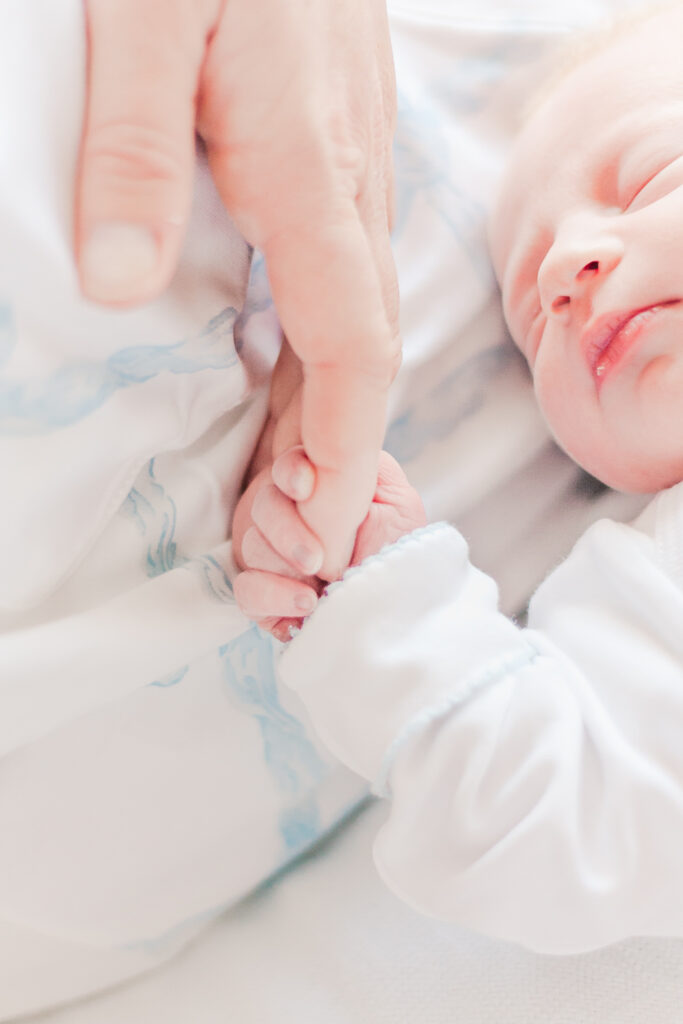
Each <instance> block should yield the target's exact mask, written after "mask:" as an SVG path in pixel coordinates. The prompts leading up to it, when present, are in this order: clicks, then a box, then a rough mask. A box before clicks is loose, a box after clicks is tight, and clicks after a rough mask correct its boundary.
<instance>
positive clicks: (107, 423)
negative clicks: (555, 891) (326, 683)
mask: <svg viewBox="0 0 683 1024" xmlns="http://www.w3.org/2000/svg"><path fill="white" fill-rule="evenodd" d="M82 17H83V5H82V3H81V2H80V0H60V2H59V3H56V4H55V3H53V2H52V0H31V2H30V3H25V2H23V0H8V2H7V3H4V4H3V5H2V9H1V11H0V233H1V234H2V239H3V244H2V247H1V249H0V480H1V481H2V485H1V486H2V495H3V499H2V502H1V503H0V836H2V840H1V842H0V1018H2V1019H5V1018H6V1017H7V1016H9V1015H11V1014H13V1013H18V1012H24V1011H27V1010H29V1009H32V1008H34V1007H38V1006H44V1005H50V1004H51V1003H53V1002H55V1001H57V1000H61V999H67V998H73V997H76V996H78V995H81V994H83V993H84V992H88V991H91V990H92V989H94V988H98V987H102V986H104V985H107V984H111V983H113V982H115V981H118V980H119V979H121V978H122V977H127V976H130V975H131V974H134V973H136V972H139V971H142V970H145V969H148V968H149V967H150V966H152V965H154V964H155V963H158V962H159V961H161V960H163V959H165V958H167V957H168V956H170V955H171V954H172V953H173V952H174V951H175V950H177V949H178V948H180V947H181V946H182V945H183V944H184V943H185V942H187V941H188V940H189V939H190V938H191V937H192V935H194V934H196V932H198V931H199V930H200V929H201V928H202V927H203V926H204V925H205V923H206V921H207V920H208V919H211V918H212V917H214V916H216V915H217V914H218V913H219V912H220V911H221V910H222V909H224V908H225V907H226V906H229V905H230V904H231V903H233V902H234V901H235V900H237V899H239V898H241V897H242V896H243V895H244V894H245V893H247V892H249V891H250V890H251V889H252V888H253V887H254V886H255V885H258V884H259V883H260V882H262V881H263V880H264V879H265V878H267V877H269V876H270V875H271V874H272V873H273V872H274V871H277V870H278V869H279V868H280V867H281V866H282V865H283V864H284V863H286V862H287V861H288V860H289V859H291V858H292V857H294V856H295V855H296V854H297V853H299V852H300V851H301V850H302V849H305V848H306V846H308V845H309V844H310V843H311V842H313V841H314V840H315V839H316V838H317V837H318V836H319V835H320V834H321V833H323V832H324V831H325V830H326V828H328V827H329V826H330V825H331V824H333V823H334V822H335V821H336V820H337V819H338V818H339V816H340V815H342V814H344V813H345V812H346V810H347V808H348V807H349V805H352V804H354V803H355V802H356V801H357V800H358V799H359V798H360V797H361V796H362V795H363V794H364V792H365V790H366V786H365V783H364V782H363V781H362V780H359V779H357V778H355V777H354V776H352V775H351V774H350V773H349V772H348V771H347V770H346V769H344V768H343V767H342V766H340V765H336V764H334V763H333V762H332V760H331V758H330V757H329V755H328V754H327V753H326V752H325V751H324V750H323V749H322V748H321V746H320V744H319V743H318V742H317V740H316V739H315V737H314V736H313V735H312V734H311V733H310V732H309V731H308V730H307V727H306V724H305V721H304V720H303V719H302V718H301V717H300V715H299V709H298V707H297V705H296V702H294V703H293V702H292V701H291V700H290V699H289V697H288V696H287V695H286V694H285V695H284V696H281V695H280V694H279V692H278V687H277V685H276V682H275V678H274V672H273V645H272V643H271V641H270V640H269V638H267V637H265V636H262V635H261V634H260V633H259V632H258V630H256V629H255V628H254V627H253V626H252V625H251V624H250V623H249V622H248V621H246V620H245V618H244V617H243V616H242V614H241V613H240V612H239V611H238V609H237V607H236V605H235V602H234V599H233V595H232V587H231V582H230V577H231V574H232V568H231V556H230V544H229V542H228V540H227V536H228V532H229V523H230V518H231V515H232V511H233V509H234V505H235V501H236V498H237V495H238V493H239V488H240V485H241V480H242V477H243V475H244V470H245V467H246V465H247V463H248V461H249V459H250V457H251V453H252V451H253V447H254V443H255V440H256V438H257V437H258V435H259V433H260V430H261V428H262V425H263V421H264V415H265V406H266V396H267V385H268V375H269V371H270V367H271V366H272V363H273V361H274V358H275V357H276V355H277V350H278V345H279V340H280V334H279V329H278V326H277V322H276V320H275V318H274V316H273V312H272V306H271V304H270V301H269V298H268V293H267V287H266V280H265V273H264V270H263V265H262V263H259V262H257V263H256V264H255V266H254V268H253V270H252V276H251V285H250V288H249V291H248V288H247V280H248V276H249V264H250V256H249V252H248V249H247V246H246V244H245V243H244V241H243V240H242V239H241V238H240V237H239V235H238V234H237V232H236V230H235V228H234V226H233V225H232V223H231V222H230V220H229V218H228V217H227V215H226V214H225V212H224V211H223V209H222V206H221V203H220V201H219V199H218V196H217V194H216V192H215V190H214V188H213V185H212V184H211V182H210V179H209V176H208V172H207V169H206V167H205V166H204V165H203V164H202V163H201V162H200V166H199V169H198V174H197V181H196V189H195V196H194V207H193V212H192V219H191V225H190V230H189V233H188V236H187V239H186V242H185V244H184V249H183V253H182V257H181V263H180V268H179V270H178V273H177V274H176V276H175V278H174V281H173V284H172V286H171V288H170V290H169V291H168V292H167V294H166V295H165V296H164V297H163V298H161V299H159V300H158V301H157V302H155V303H152V304H151V305H149V306H147V307H146V308H144V309H141V310H136V311H131V312H125V313H124V312H111V311H106V310H103V309H99V308H96V307H95V306H93V305H91V304H89V303H86V302H84V301H83V300H82V299H81V297H80V295H79V293H78V289H77V284H76V276H75V271H74V267H73V260H72V253H71V239H72V220H73V210H72V206H73V200H72V196H73V190H74V182H75V167H76V158H77V152H78V141H79V134H80V126H81V119H82V110H83V96H84V53H85V45H84V44H85V40H84V32H83V23H82Z"/></svg>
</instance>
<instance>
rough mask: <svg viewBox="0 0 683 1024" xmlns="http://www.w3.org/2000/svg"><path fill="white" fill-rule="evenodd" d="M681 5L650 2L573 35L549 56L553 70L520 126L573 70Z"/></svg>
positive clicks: (675, 1)
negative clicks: (643, 24) (632, 32)
mask: <svg viewBox="0 0 683 1024" xmlns="http://www.w3.org/2000/svg"><path fill="white" fill-rule="evenodd" d="M680 6H681V0H652V2H650V3H647V4H645V6H643V7H638V8H637V9H635V10H630V11H623V12H622V13H620V14H617V15H614V16H612V17H610V18H609V19H607V20H605V19H603V20H601V21H599V22H598V23H597V24H596V25H593V26H591V27H590V28H588V29H585V30H584V31H582V32H579V33H578V34H576V35H572V36H571V38H570V39H568V40H567V41H566V42H565V43H564V44H563V45H561V46H560V47H559V49H558V50H556V51H555V52H554V53H553V55H552V70H551V71H550V73H549V74H548V75H547V76H546V77H545V78H544V79H543V82H542V84H541V86H540V88H539V89H537V90H536V91H534V92H533V93H532V95H531V97H530V99H529V101H528V103H527V104H525V106H524V109H523V111H522V116H521V124H522V125H524V124H526V122H527V121H528V120H529V119H530V118H531V117H532V116H533V114H535V113H536V111H537V110H538V109H539V107H541V106H543V105H544V103H545V101H546V99H548V98H549V97H550V96H551V95H552V94H553V93H554V92H555V91H556V90H557V89H558V88H559V86H560V85H561V84H562V82H564V80H565V79H566V78H568V77H569V76H570V75H571V74H572V72H573V71H575V70H576V69H577V68H579V67H581V65H582V64H585V63H586V62H587V61H589V60H591V59H592V58H593V57H596V56H597V55H598V54H599V53H601V52H602V51H603V50H606V49H607V48H608V47H609V46H611V45H612V44H613V43H615V42H616V41H617V40H618V39H620V38H621V37H622V36H624V35H626V34H627V33H628V32H631V31H632V30H633V29H634V28H636V27H637V26H639V25H641V24H642V23H643V22H645V21H649V19H650V18H652V17H654V16H655V15H656V14H662V13H664V12H665V11H669V10H672V9H673V8H675V7H680Z"/></svg>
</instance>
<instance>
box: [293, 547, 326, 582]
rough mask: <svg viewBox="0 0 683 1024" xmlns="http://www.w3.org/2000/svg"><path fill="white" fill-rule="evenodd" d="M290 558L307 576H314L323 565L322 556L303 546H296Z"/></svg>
mask: <svg viewBox="0 0 683 1024" xmlns="http://www.w3.org/2000/svg"><path fill="white" fill-rule="evenodd" d="M292 556H293V558H294V561H295V562H296V564H297V565H298V566H300V567H301V568H302V569H303V571H304V572H305V573H307V574H308V575H309V576H314V575H315V573H316V572H317V571H318V569H319V568H320V566H321V565H322V563H323V560H322V555H320V554H316V553H315V552H314V551H311V550H310V549H309V548H307V547H304V545H303V544H297V546H296V547H295V548H294V551H293V552H292Z"/></svg>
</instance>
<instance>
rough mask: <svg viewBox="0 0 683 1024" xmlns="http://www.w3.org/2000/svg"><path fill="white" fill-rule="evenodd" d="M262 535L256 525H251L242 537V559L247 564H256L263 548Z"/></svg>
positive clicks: (252, 565)
mask: <svg viewBox="0 0 683 1024" xmlns="http://www.w3.org/2000/svg"><path fill="white" fill-rule="evenodd" d="M261 547H262V545H261V535H260V533H259V531H258V530H257V528H256V527H255V526H250V527H249V529H248V530H247V532H246V533H245V534H244V537H243V538H242V559H243V561H244V563H245V565H247V566H251V567H253V568H256V566H255V565H254V563H255V561H256V560H257V558H258V555H259V552H260V550H261Z"/></svg>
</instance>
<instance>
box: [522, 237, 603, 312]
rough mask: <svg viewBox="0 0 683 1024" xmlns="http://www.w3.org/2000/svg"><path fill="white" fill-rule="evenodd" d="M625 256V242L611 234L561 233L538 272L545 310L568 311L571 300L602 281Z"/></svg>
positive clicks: (582, 295) (573, 301) (573, 300)
mask: <svg viewBox="0 0 683 1024" xmlns="http://www.w3.org/2000/svg"><path fill="white" fill-rule="evenodd" d="M622 256H623V245H622V244H621V241H620V240H619V239H618V238H616V237H614V236H612V235H602V236H601V235H599V234H593V233H591V234H586V235H585V236H583V237H582V236H578V237H577V235H576V234H574V235H573V237H568V235H567V233H558V235H557V237H556V239H555V241H554V242H553V244H552V246H551V247H550V250H549V251H548V253H547V255H546V257H545V259H544V260H543V263H542V264H541V267H540V269H539V272H538V288H539V291H540V295H541V305H542V307H543V309H544V312H545V313H546V314H547V315H548V316H562V315H566V314H567V312H568V311H569V310H570V308H571V304H572V303H576V302H577V301H578V300H579V299H581V298H583V297H584V296H585V295H586V294H587V293H589V292H592V291H594V289H595V288H596V287H598V286H599V285H601V284H602V283H603V281H604V280H605V278H606V277H608V276H609V275H610V274H611V273H612V271H613V270H614V269H615V267H617V266H618V265H619V263H620V262H621V259H622Z"/></svg>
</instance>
